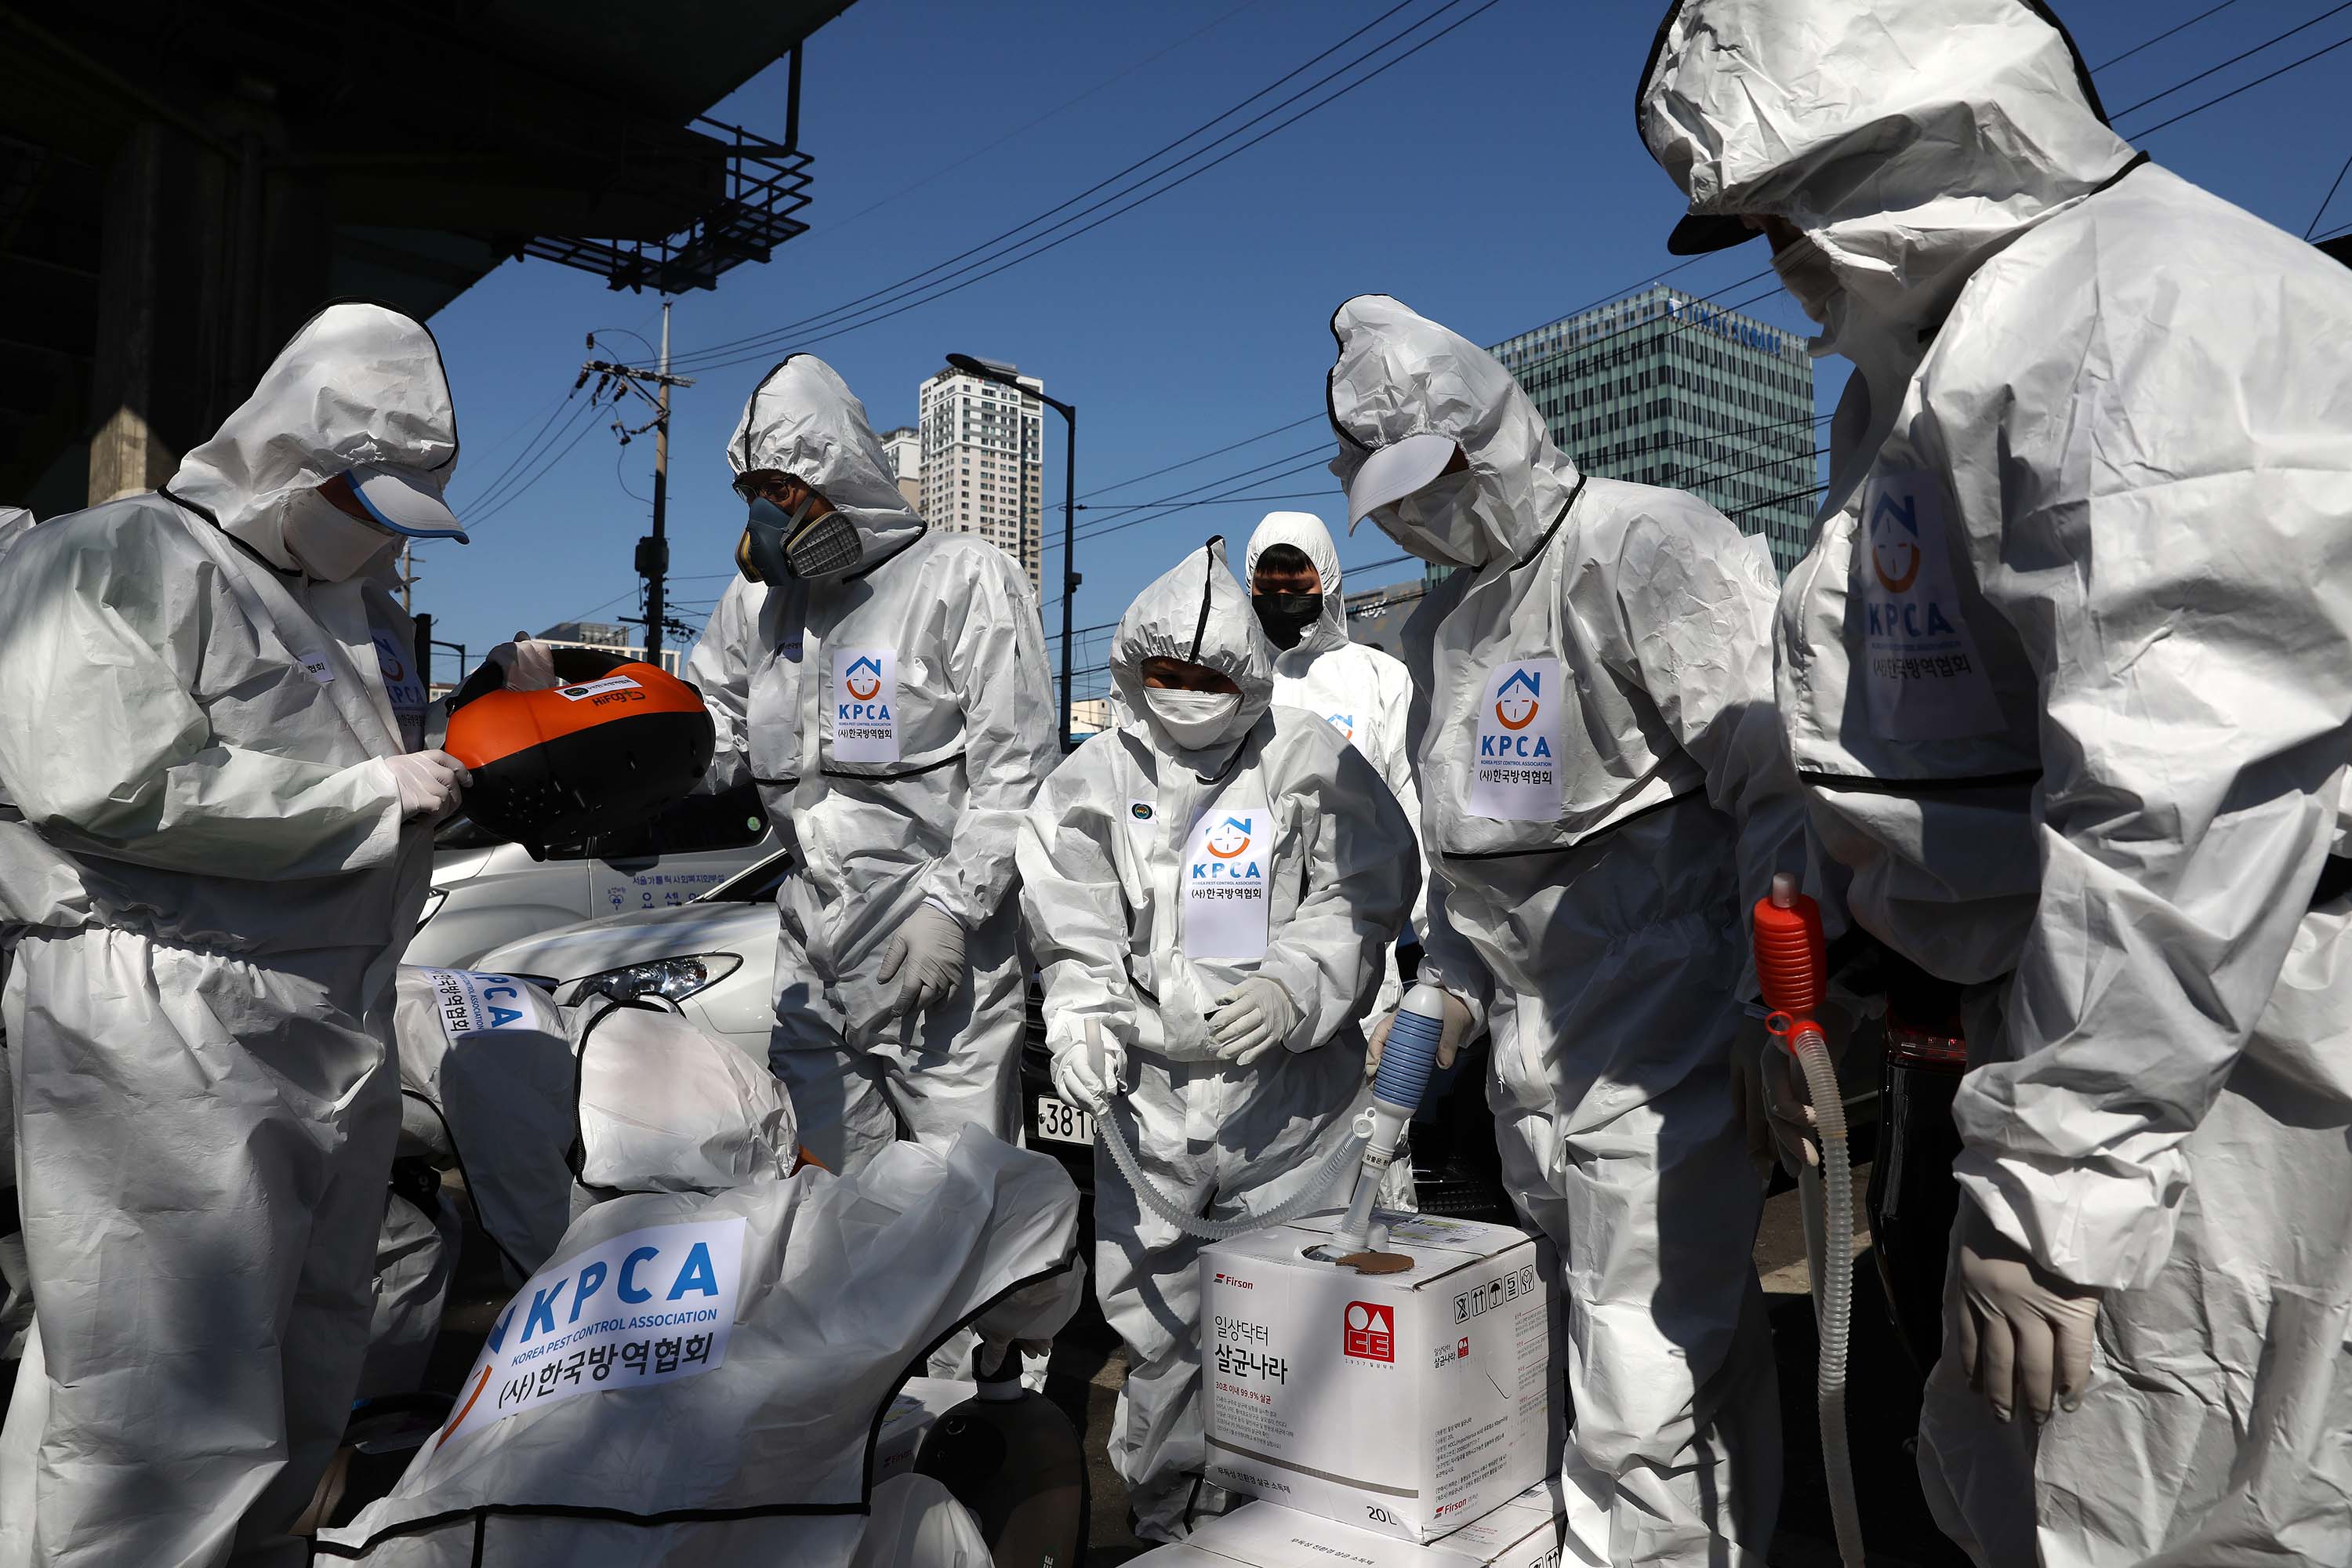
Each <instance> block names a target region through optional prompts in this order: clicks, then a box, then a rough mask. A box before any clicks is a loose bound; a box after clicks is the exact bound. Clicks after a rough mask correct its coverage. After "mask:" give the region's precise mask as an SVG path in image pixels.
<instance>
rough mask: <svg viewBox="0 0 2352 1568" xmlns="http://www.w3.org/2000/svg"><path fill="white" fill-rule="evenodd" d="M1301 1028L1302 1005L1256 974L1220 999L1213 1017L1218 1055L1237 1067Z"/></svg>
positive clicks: (1212, 1035) (1211, 1024)
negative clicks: (1300, 1009) (1300, 1011)
mask: <svg viewBox="0 0 2352 1568" xmlns="http://www.w3.org/2000/svg"><path fill="white" fill-rule="evenodd" d="M1297 1027H1298V1005H1297V1003H1295V1002H1293V1001H1291V999H1290V994H1289V993H1287V992H1286V991H1285V990H1283V988H1282V987H1281V986H1279V985H1277V984H1275V983H1274V982H1273V981H1271V980H1268V979H1267V978H1266V977H1265V975H1263V974H1253V975H1251V976H1250V977H1249V978H1248V979H1247V980H1244V981H1243V982H1242V983H1241V984H1238V985H1236V986H1234V988H1233V989H1232V990H1230V991H1228V992H1226V993H1225V994H1223V995H1222V996H1220V997H1218V998H1217V1010H1216V1011H1215V1012H1213V1013H1212V1014H1210V1015H1209V1037H1210V1038H1211V1039H1213V1040H1214V1041H1216V1043H1217V1055H1218V1056H1219V1057H1220V1058H1223V1059H1224V1060H1226V1061H1229V1062H1232V1063H1233V1064H1234V1066H1236V1067H1247V1066H1249V1065H1250V1063H1252V1062H1254V1061H1255V1060H1257V1059H1258V1058H1260V1057H1262V1056H1264V1055H1265V1053H1266V1052H1268V1051H1270V1050H1272V1049H1274V1047H1276V1046H1278V1045H1280V1044H1282V1043H1283V1042H1284V1041H1285V1040H1287V1039H1288V1038H1290V1031H1291V1030H1293V1029H1295V1028H1297Z"/></svg>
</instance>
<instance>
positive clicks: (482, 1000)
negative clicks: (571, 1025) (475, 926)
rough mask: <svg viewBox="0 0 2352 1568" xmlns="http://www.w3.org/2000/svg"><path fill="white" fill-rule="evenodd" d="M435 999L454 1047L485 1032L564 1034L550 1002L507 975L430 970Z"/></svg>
mask: <svg viewBox="0 0 2352 1568" xmlns="http://www.w3.org/2000/svg"><path fill="white" fill-rule="evenodd" d="M423 973H425V977H426V978H427V979H429V980H431V981H432V983H433V999H434V1002H435V1003H436V1005H437V1011H438V1012H439V1014H440V1018H441V1033H442V1035H443V1036H444V1037H446V1039H447V1040H448V1041H449V1043H450V1044H451V1045H455V1044H457V1037H458V1036H460V1035H473V1034H479V1033H480V1032H481V1031H483V1030H485V1029H491V1030H496V1029H537V1030H540V1031H541V1032H542V1033H545V1034H551V1035H560V1034H562V1033H563V1025H562V1020H561V1019H559V1018H557V1017H556V1016H555V1009H554V1007H553V1006H551V1005H550V1004H549V1003H548V1001H547V999H546V998H545V997H544V996H542V995H541V994H540V993H539V992H538V991H536V990H534V989H533V988H531V987H530V986H529V985H526V984H523V983H522V982H521V981H520V980H517V979H515V978H514V977H513V976H511V975H506V974H484V973H480V972H478V971H477V970H471V969H427V970H425V971H424V972H423Z"/></svg>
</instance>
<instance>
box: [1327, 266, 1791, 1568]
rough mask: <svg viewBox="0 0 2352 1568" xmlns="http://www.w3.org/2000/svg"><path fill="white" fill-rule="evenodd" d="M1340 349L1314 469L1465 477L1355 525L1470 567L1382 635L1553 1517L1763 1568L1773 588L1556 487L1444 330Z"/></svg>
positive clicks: (1572, 483)
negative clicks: (1333, 440)
mask: <svg viewBox="0 0 2352 1568" xmlns="http://www.w3.org/2000/svg"><path fill="white" fill-rule="evenodd" d="M1332 331H1333V333H1334V335H1335V336H1336V337H1337V338H1338V340H1339V363H1337V364H1336V365H1335V366H1334V367H1333V369H1332V371H1331V376H1330V383H1329V399H1330V414H1331V423H1332V426H1333V427H1334V428H1335V429H1336V430H1337V431H1338V433H1339V457H1338V458H1337V459H1336V460H1335V461H1334V462H1333V463H1332V465H1331V468H1332V471H1333V472H1334V473H1336V474H1338V475H1339V478H1340V479H1342V480H1343V481H1349V482H1352V481H1353V480H1354V479H1356V477H1357V475H1358V474H1359V472H1360V470H1361V469H1362V468H1363V467H1364V465H1365V463H1366V461H1367V459H1368V458H1369V457H1370V455H1371V454H1372V453H1373V452H1374V451H1375V450H1377V449H1379V448H1382V447H1389V446H1391V445H1393V444H1395V443H1398V442H1402V441H1403V440H1405V439H1407V438H1408V437H1413V436H1418V435H1423V434H1435V435H1438V436H1442V437H1447V438H1449V439H1451V440H1452V441H1454V443H1456V444H1457V445H1458V446H1459V447H1460V449H1461V451H1462V453H1463V454H1464V456H1465V458H1466V459H1467V464H1468V466H1467V468H1466V470H1464V471H1461V472H1457V473H1454V474H1450V475H1446V476H1444V477H1443V478H1440V479H1437V480H1436V482H1435V483H1433V484H1432V485H1430V486H1428V487H1427V488H1425V489H1423V490H1422V491H1420V492H1419V493H1418V494H1417V495H1413V496H1411V497H1408V498H1407V499H1405V500H1402V501H1401V502H1399V503H1398V504H1397V505H1395V506H1392V507H1387V508H1383V509H1382V510H1379V511H1376V512H1375V513H1374V514H1373V516H1374V518H1375V521H1379V522H1380V523H1381V527H1382V528H1383V529H1384V530H1385V531H1387V532H1388V533H1389V534H1390V536H1391V538H1393V539H1395V540H1396V542H1398V543H1399V544H1401V545H1402V546H1403V547H1404V548H1405V549H1406V550H1408V551H1410V552H1412V553H1413V554H1416V555H1419V556H1422V557H1423V558H1424V559H1428V560H1439V561H1454V562H1458V563H1461V564H1463V565H1464V566H1465V568H1466V569H1465V570H1464V571H1461V572H1457V573H1456V574H1454V575H1453V576H1452V577H1450V578H1448V579H1447V580H1446V581H1445V582H1444V583H1443V584H1440V585H1439V586H1438V587H1437V588H1435V589H1433V591H1432V592H1431V593H1430V595H1428V597H1426V598H1425V599H1424V600H1423V603H1422V607H1421V608H1420V609H1419V610H1418V611H1416V612H1415V613H1414V615H1413V617H1412V620H1411V621H1410V622H1408V623H1407V625H1406V627H1405V642H1406V654H1407V663H1408V665H1409V667H1410V668H1412V672H1413V680H1414V684H1415V686H1416V688H1417V689H1418V691H1419V695H1420V701H1419V703H1417V705H1416V714H1415V722H1416V726H1417V732H1416V734H1415V736H1414V741H1413V745H1414V750H1415V754H1416V756H1417V757H1418V759H1419V763H1420V778H1421V790H1422V793H1421V801H1422V835H1423V840H1424V842H1425V844H1426V846H1427V849H1428V854H1429V861H1430V870H1431V876H1432V878H1433V885H1432V887H1431V890H1430V896H1429V898H1428V899H1427V900H1425V908H1426V910H1427V921H1428V925H1427V929H1426V930H1425V931H1423V937H1422V945H1423V952H1424V953H1425V955H1426V956H1425V957H1424V959H1423V969H1422V978H1423V980H1427V981H1433V982H1434V983H1436V984H1441V985H1444V987H1445V988H1446V989H1447V990H1449V991H1451V992H1454V994H1456V995H1458V996H1461V997H1462V998H1463V999H1464V1000H1465V1001H1466V1002H1468V1003H1469V1004H1470V1005H1472V1007H1473V1009H1474V1011H1475V1010H1479V1009H1486V1008H1491V1009H1492V1012H1493V1015H1494V1020H1493V1021H1494V1037H1495V1048H1494V1059H1495V1078H1494V1079H1493V1080H1492V1081H1491V1082H1490V1084H1489V1086H1488V1089H1489V1098H1490V1100H1492V1102H1493V1104H1494V1108H1495V1113H1496V1121H1497V1124H1498V1133H1499V1139H1500V1142H1501V1145H1502V1150H1503V1174H1504V1179H1505V1181H1506V1182H1507V1184H1509V1185H1510V1187H1511V1189H1512V1194H1513V1196H1514V1198H1515V1199H1516V1201H1517V1204H1518V1205H1519V1207H1520V1209H1521V1211H1522V1212H1523V1213H1524V1214H1525V1215H1526V1216H1527V1217H1528V1220H1529V1221H1530V1222H1531V1223H1533V1224H1535V1225H1537V1226H1539V1227H1541V1229H1542V1230H1543V1231H1544V1233H1545V1234H1546V1235H1548V1236H1549V1237H1551V1239H1552V1241H1553V1242H1554V1244H1555V1245H1557V1246H1558V1247H1559V1252H1560V1258H1561V1267H1562V1274H1563V1280H1564V1289H1563V1295H1564V1297H1565V1299H1566V1300H1567V1304H1568V1309H1569V1310H1568V1327H1569V1336H1568V1337H1569V1346H1570V1362H1569V1382H1570V1392H1571V1394H1572V1395H1573V1397H1574V1401H1575V1412H1576V1417H1575V1426H1574V1430H1573V1431H1572V1433H1571V1442H1572V1447H1573V1449H1574V1452H1573V1453H1572V1454H1571V1455H1570V1459H1569V1472H1568V1473H1569V1474H1570V1475H1571V1477H1572V1478H1573V1479H1576V1481H1577V1483H1578V1485H1577V1486H1576V1487H1575V1488H1572V1489H1571V1490H1570V1504H1571V1507H1570V1519H1571V1521H1572V1523H1573V1524H1574V1526H1575V1528H1576V1531H1577V1533H1578V1535H1579V1537H1580V1539H1581V1540H1582V1542H1584V1546H1585V1550H1586V1551H1587V1552H1590V1553H1591V1554H1592V1555H1593V1560H1595V1561H1600V1562H1608V1563H1626V1562H1633V1561H1640V1562H1673V1563H1723V1562H1726V1561H1730V1562H1735V1563H1745V1562H1754V1563H1762V1561H1763V1553H1764V1551H1765V1549H1766V1548H1767V1547H1768V1546H1769V1544H1770V1542H1771V1537H1772V1526H1773V1523H1774V1520H1775V1517H1776V1515H1777V1512H1778V1507H1779V1501H1780V1427H1779V1414H1778V1394H1777V1392H1776V1389H1775V1385H1774V1382H1773V1368H1772V1358H1771V1352H1770V1348H1769V1344H1768V1343H1767V1342H1766V1337H1765V1326H1764V1318H1763V1300H1762V1296H1761V1293H1760V1291H1759V1288H1758V1286H1757V1283H1756V1275H1755V1270H1754V1268H1752V1267H1751V1266H1750V1264H1749V1262H1748V1250H1749V1247H1750V1245H1751V1244H1752V1242H1753V1239H1754V1236H1755V1228H1756V1221H1757V1216H1758V1214H1759V1205H1760V1204H1761V1202H1762V1197H1763V1194H1762V1192H1761V1190H1760V1187H1759V1184H1758V1182H1757V1179H1756V1173H1755V1171H1754V1169H1753V1167H1752V1166H1751V1165H1750V1164H1749V1163H1748V1153H1747V1144H1746V1140H1745V1135H1744V1132H1743V1129H1742V1126H1741V1123H1740V1121H1739V1117H1738V1110H1737V1108H1736V1106H1735V1104H1734V1100H1733V1096H1732V1094H1731V1091H1730V1076H1729V1075H1730V1054H1731V1052H1732V1050H1733V1049H1734V1048H1735V1044H1736V1043H1737V1042H1739V1041H1742V1040H1748V1041H1752V1040H1753V1039H1754V1036H1753V1035H1752V1034H1749V1033H1748V1032H1747V1031H1746V1029H1745V1028H1744V1026H1743V1016H1742V1013H1741V1008H1740V997H1741V994H1743V991H1744V990H1749V989H1752V987H1753V984H1754V979H1753V971H1752V967H1751V963H1750V959H1749V956H1748V941H1747V922H1746V919H1745V916H1746V912H1747V909H1748V903H1749V902H1750V901H1752V900H1755V899H1756V898H1759V897H1760V896H1762V894H1763V892H1764V891H1765V890H1766V889H1768V888H1769V885H1770V879H1771V875H1772V873H1773V871H1775V870H1776V869H1780V870H1796V869H1800V868H1801V865H1802V862H1803V858H1804V847H1803V823H1802V816H1801V810H1800V808H1799V805H1798V802H1797V799H1796V795H1795V785H1794V781H1793V780H1792V779H1790V776H1789V772H1788V763H1787V759H1786V756H1785V753H1784V752H1783V750H1782V746H1781V742H1780V735H1779V733H1778V731H1777V725H1776V724H1775V722H1774V716H1773V712H1772V708H1771V702H1770V696H1769V693H1770V679H1771V666H1770V656H1769V650H1768V644H1767V640H1766V639H1767V637H1768V634H1769V616H1770V605H1771V596H1772V585H1771V582H1770V579H1769V575H1768V574H1767V573H1766V571H1765V569H1764V567H1763V566H1762V564H1761V563H1760V562H1759V560H1758V558H1757V555H1756V552H1754V551H1752V550H1750V549H1749V548H1748V546H1747V545H1746V544H1745V542H1743V541H1742V540H1741V539H1740V537H1739V534H1738V531H1736V530H1734V529H1733V528H1732V527H1731V525H1730V524H1729V523H1727V521H1724V519H1723V518H1722V517H1721V516H1720V515H1719V514H1718V513H1717V512H1716V511H1715V510H1713V509H1712V508H1710V507H1708V506H1707V505H1706V503H1705V502H1703V501H1700V500H1696V499H1695V498H1693V497H1691V496H1687V495H1685V494H1683V493H1681V492H1679V491H1675V490H1665V489H1653V488H1651V487H1649V486H1646V485H1633V484H1621V483H1618V482H1617V481H1614V480H1611V479H1591V478H1588V477H1586V476H1584V475H1581V474H1579V473H1578V472H1577V470H1576V468H1575V467H1574V465H1573V464H1571V463H1570V461H1569V459H1568V458H1566V457H1565V456H1564V455H1562V454H1561V453H1560V452H1559V449H1558V448H1556V447H1553V446H1552V444H1551V441H1550V439H1549V437H1548V436H1546V434H1545V433H1544V424H1543V420H1542V418H1541V416H1538V414H1537V412H1536V409H1535V406H1534V405H1532V404H1531V403H1529V402H1528V399H1527V397H1526V395H1524V394H1523V393H1521V392H1520V390H1519V389H1518V387H1517V384H1514V383H1513V381H1512V380H1511V377H1510V374H1509V373H1508V372H1507V371H1505V370H1504V369H1503V367H1502V366H1501V365H1500V364H1498V363H1496V362H1495V360H1494V359H1493V358H1492V357H1491V356H1489V355H1488V354H1487V353H1485V352H1484V351H1483V350H1481V349H1479V348H1477V347H1475V345H1473V344H1472V343H1470V342H1467V341H1466V340H1465V339H1463V338H1461V337H1459V336H1457V335H1455V334H1454V333H1453V332H1451V331H1447V330H1446V329H1444V327H1441V326H1439V325H1437V324H1436V323H1435V322H1433V321H1426V320H1424V319H1423V318H1422V317H1420V316H1418V315H1415V314H1414V313H1413V312H1412V310H1408V309H1407V308H1406V307H1405V306H1403V305H1402V304H1400V303H1399V302H1397V301H1396V300H1391V299H1389V298H1387V297H1386V296H1384V295H1365V296H1361V297H1360V298H1358V299H1354V300H1349V301H1348V302H1347V303H1346V304H1345V305H1342V306H1341V307H1340V308H1339V313H1338V314H1337V315H1336V316H1335V317H1334V318H1333V320H1332ZM1350 510H1351V511H1352V510H1354V508H1353V506H1352V505H1351V507H1350Z"/></svg>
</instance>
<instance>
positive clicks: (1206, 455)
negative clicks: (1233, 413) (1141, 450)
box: [1078, 412, 1325, 506]
mask: <svg viewBox="0 0 2352 1568" xmlns="http://www.w3.org/2000/svg"><path fill="white" fill-rule="evenodd" d="M1324 417H1325V416H1324V415H1323V414H1321V413H1320V412H1318V413H1314V414H1309V415H1308V416H1307V417H1305V418H1304V419H1294V420H1292V421H1291V422H1290V423H1289V424H1287V425H1277V426H1275V427H1274V428H1273V429H1271V430H1261V431H1259V432H1258V433H1257V434H1256V435H1255V436H1247V437H1243V438H1242V439H1241V440H1238V441H1229V442H1227V443H1226V444H1225V445H1223V446H1222V447H1212V448H1210V449H1209V450H1208V451H1205V452H1202V453H1201V454H1200V455H1199V456H1197V457H1192V458H1185V459H1184V460H1183V461H1181V462H1178V463H1169V464H1165V465H1163V466H1162V467H1160V468H1152V469H1150V470H1149V471H1147V472H1145V473H1140V474H1137V475H1136V476H1135V477H1134V478H1132V479H1119V480H1118V481H1116V482H1114V483H1111V484H1108V485H1097V486H1096V487H1095V488H1094V489H1090V490H1087V491H1085V492H1084V493H1082V494H1081V495H1080V496H1079V497H1078V502H1079V504H1080V505H1081V506H1083V505H1085V504H1086V499H1087V496H1098V495H1101V494H1102V493H1103V492H1104V491H1106V490H1123V489H1126V488H1127V487H1128V486H1129V485H1136V484H1141V483H1142V482H1143V481H1144V480H1146V479H1158V478H1159V477H1160V475H1162V474H1165V473H1169V472H1171V471H1173V470H1174V469H1177V468H1191V467H1192V465H1193V464H1195V463H1205V462H1207V461H1208V460H1209V459H1210V458H1217V457H1223V455H1224V454H1225V453H1227V452H1230V451H1233V450H1234V449H1235V448H1236V447H1253V446H1255V445H1256V444H1257V443H1258V442H1260V441H1263V440H1265V438H1266V437H1269V436H1279V435H1281V434H1282V433H1283V432H1284V431H1286V430H1296V429H1297V428H1298V427H1299V426H1301V425H1312V424H1315V423H1317V422H1318V421H1320V420H1321V419H1323V418H1324Z"/></svg>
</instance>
